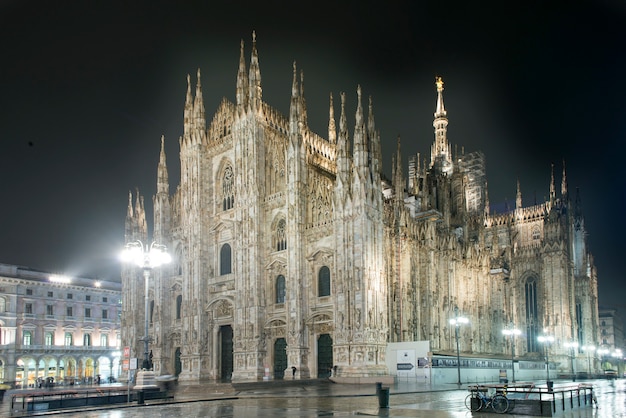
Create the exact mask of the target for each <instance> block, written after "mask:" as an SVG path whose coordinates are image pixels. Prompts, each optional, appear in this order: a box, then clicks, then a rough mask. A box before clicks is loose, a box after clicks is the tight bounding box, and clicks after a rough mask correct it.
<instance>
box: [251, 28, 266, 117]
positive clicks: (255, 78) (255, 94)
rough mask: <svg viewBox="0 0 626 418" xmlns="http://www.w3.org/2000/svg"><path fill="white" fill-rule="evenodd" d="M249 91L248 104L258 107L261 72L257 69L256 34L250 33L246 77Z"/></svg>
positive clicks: (260, 94) (260, 97)
mask: <svg viewBox="0 0 626 418" xmlns="http://www.w3.org/2000/svg"><path fill="white" fill-rule="evenodd" d="M248 78H249V80H250V82H249V89H250V104H251V105H252V106H254V107H258V106H260V104H261V100H262V99H263V97H262V96H263V94H262V89H261V70H260V69H259V54H258V53H257V50H256V32H254V31H253V32H252V56H251V58H250V74H249V76H248Z"/></svg>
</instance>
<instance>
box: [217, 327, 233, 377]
mask: <svg viewBox="0 0 626 418" xmlns="http://www.w3.org/2000/svg"><path fill="white" fill-rule="evenodd" d="M220 342H221V344H220V345H221V347H220V348H221V361H220V363H221V369H220V377H221V378H222V381H230V379H231V378H232V376H233V327H231V326H230V325H222V326H220Z"/></svg>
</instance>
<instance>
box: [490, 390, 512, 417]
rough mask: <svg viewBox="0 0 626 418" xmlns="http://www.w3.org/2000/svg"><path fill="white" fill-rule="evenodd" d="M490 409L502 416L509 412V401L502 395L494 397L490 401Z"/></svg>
mask: <svg viewBox="0 0 626 418" xmlns="http://www.w3.org/2000/svg"><path fill="white" fill-rule="evenodd" d="M491 407H492V408H493V410H494V411H496V413H498V414H504V413H505V412H506V411H508V410H509V400H508V399H507V398H506V397H505V396H502V395H494V397H493V398H492V399H491Z"/></svg>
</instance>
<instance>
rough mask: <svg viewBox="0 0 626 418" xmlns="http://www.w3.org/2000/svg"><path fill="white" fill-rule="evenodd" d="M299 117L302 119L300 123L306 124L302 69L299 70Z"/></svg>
mask: <svg viewBox="0 0 626 418" xmlns="http://www.w3.org/2000/svg"><path fill="white" fill-rule="evenodd" d="M300 118H301V119H302V125H303V126H307V125H308V118H307V111H306V99H305V98H304V70H300Z"/></svg>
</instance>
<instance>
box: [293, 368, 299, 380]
mask: <svg viewBox="0 0 626 418" xmlns="http://www.w3.org/2000/svg"><path fill="white" fill-rule="evenodd" d="M296 370H298V369H296V366H291V378H292V379H295V378H296Z"/></svg>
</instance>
